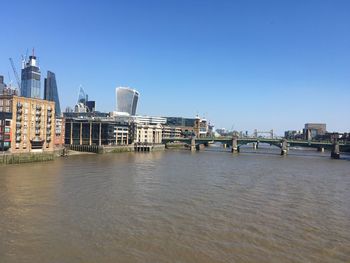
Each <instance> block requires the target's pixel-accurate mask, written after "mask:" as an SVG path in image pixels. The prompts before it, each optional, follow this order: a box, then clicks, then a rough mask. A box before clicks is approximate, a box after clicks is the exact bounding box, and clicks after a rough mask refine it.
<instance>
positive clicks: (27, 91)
mask: <svg viewBox="0 0 350 263" xmlns="http://www.w3.org/2000/svg"><path fill="white" fill-rule="evenodd" d="M21 80H22V82H21V96H22V97H27V98H40V69H39V67H38V66H37V61H36V56H34V51H33V55H32V56H29V60H28V61H25V64H24V65H23V68H22V74H21Z"/></svg>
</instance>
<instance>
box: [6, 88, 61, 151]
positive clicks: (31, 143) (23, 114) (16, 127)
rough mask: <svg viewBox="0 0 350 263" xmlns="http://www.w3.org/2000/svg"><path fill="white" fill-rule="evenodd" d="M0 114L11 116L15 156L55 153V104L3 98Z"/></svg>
mask: <svg viewBox="0 0 350 263" xmlns="http://www.w3.org/2000/svg"><path fill="white" fill-rule="evenodd" d="M0 105H2V106H0V112H1V111H4V112H7V113H11V115H12V118H11V119H12V121H11V127H10V130H11V134H10V138H11V146H10V148H9V151H10V152H12V153H23V152H42V151H52V150H53V146H54V143H53V141H54V136H55V125H54V124H55V102H53V101H46V100H41V99H35V98H26V97H18V96H14V95H2V96H0Z"/></svg>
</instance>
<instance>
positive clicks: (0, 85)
mask: <svg viewBox="0 0 350 263" xmlns="http://www.w3.org/2000/svg"><path fill="white" fill-rule="evenodd" d="M5 88H6V85H5V83H4V76H1V75H0V95H2V94H3V93H4V89H5Z"/></svg>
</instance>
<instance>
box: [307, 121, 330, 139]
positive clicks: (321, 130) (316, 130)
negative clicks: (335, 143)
mask: <svg viewBox="0 0 350 263" xmlns="http://www.w3.org/2000/svg"><path fill="white" fill-rule="evenodd" d="M326 132H327V125H326V124H325V123H306V124H305V128H304V130H303V134H304V139H306V140H312V139H315V138H316V137H318V136H323V135H325V134H326Z"/></svg>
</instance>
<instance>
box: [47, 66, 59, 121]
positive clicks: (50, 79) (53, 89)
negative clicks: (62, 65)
mask: <svg viewBox="0 0 350 263" xmlns="http://www.w3.org/2000/svg"><path fill="white" fill-rule="evenodd" d="M44 100H49V101H54V102H55V113H56V116H60V115H61V107H60V99H59V97H58V90H57V83H56V76H55V73H53V72H51V71H48V72H47V77H46V78H45V83H44Z"/></svg>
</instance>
